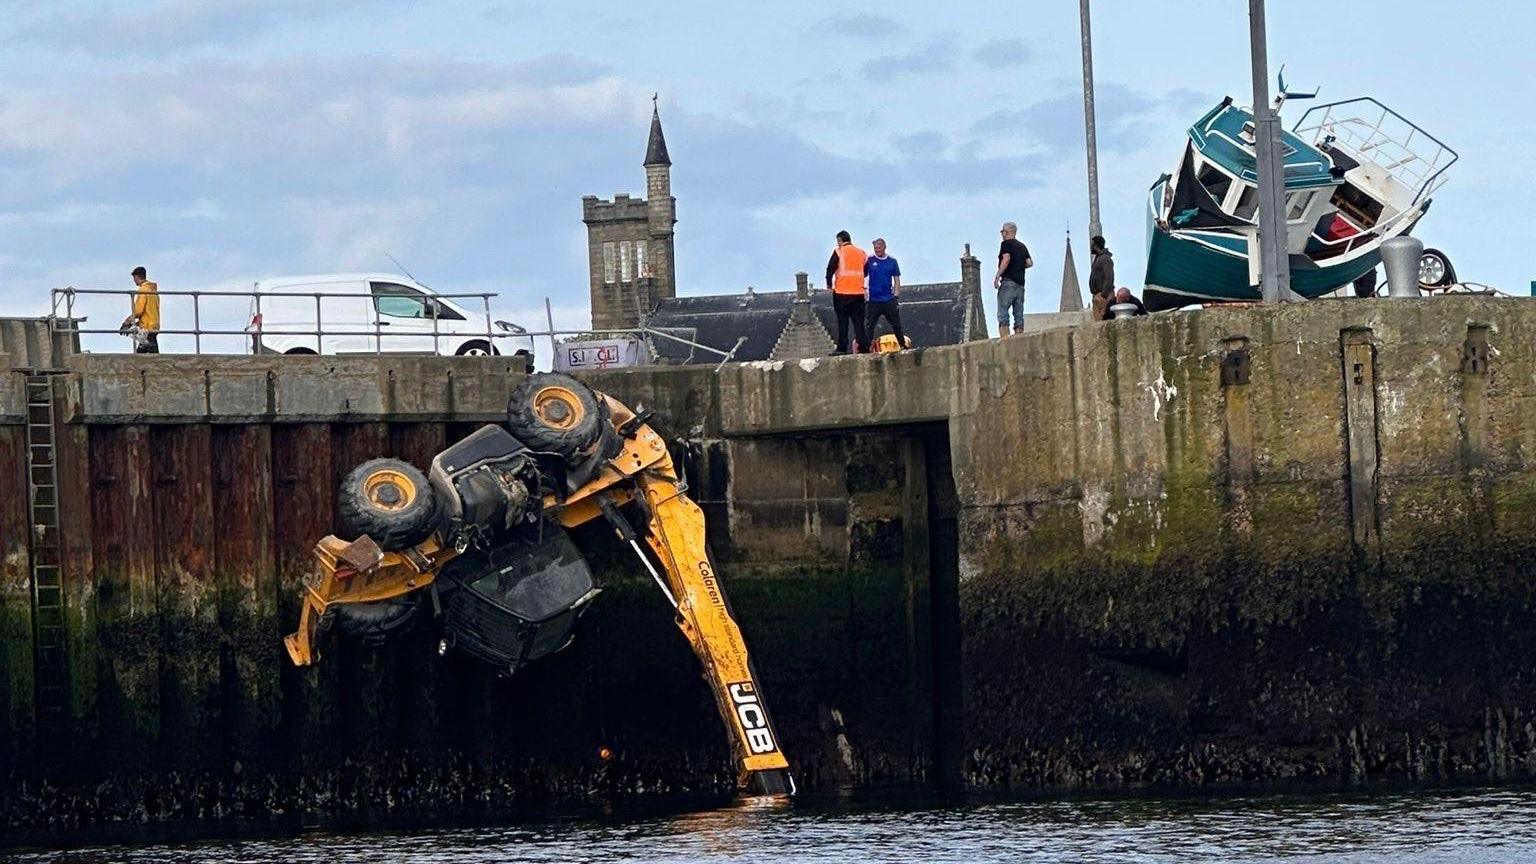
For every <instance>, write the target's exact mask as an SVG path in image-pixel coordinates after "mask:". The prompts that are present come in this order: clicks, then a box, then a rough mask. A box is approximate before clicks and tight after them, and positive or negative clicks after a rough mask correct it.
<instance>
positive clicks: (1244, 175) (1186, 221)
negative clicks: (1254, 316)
mask: <svg viewBox="0 0 1536 864" xmlns="http://www.w3.org/2000/svg"><path fill="white" fill-rule="evenodd" d="M1254 140H1255V139H1254V123H1253V114H1252V112H1250V111H1249V110H1248V109H1246V108H1241V107H1238V106H1236V105H1234V104H1233V103H1232V98H1231V97H1227V98H1226V99H1224V100H1222V102H1221V104H1219V105H1217V106H1216V107H1215V108H1213V109H1211V110H1210V111H1209V112H1207V113H1206V114H1205V116H1203V117H1201V118H1200V119H1199V120H1197V121H1196V122H1195V124H1194V125H1193V126H1191V127H1190V128H1189V137H1188V140H1187V142H1186V143H1185V146H1184V154H1183V157H1182V158H1181V159H1180V161H1179V166H1178V169H1177V170H1176V172H1175V173H1173V174H1164V175H1163V176H1162V177H1159V178H1158V180H1157V182H1156V183H1154V184H1153V186H1152V189H1151V191H1150V193H1149V196H1148V199H1147V209H1148V226H1147V276H1146V294H1145V297H1144V299H1145V302H1146V305H1147V308H1148V309H1152V310H1158V309H1170V308H1176V307H1179V306H1185V305H1188V304H1190V303H1202V302H1211V301H1229V300H1258V299H1260V295H1259V273H1258V262H1259V255H1258V209H1259V190H1258V185H1257V184H1258V173H1257V167H1256V166H1257V157H1256V155H1255V146H1254ZM1281 148H1282V152H1283V154H1284V165H1285V168H1284V171H1285V200H1284V201H1283V202H1282V204H1281V209H1282V211H1283V212H1284V213H1285V220H1286V226H1285V228H1286V230H1285V237H1286V250H1287V252H1288V254H1289V260H1290V270H1291V290H1292V291H1293V292H1295V293H1296V294H1299V295H1301V296H1303V297H1306V298H1308V299H1311V298H1314V297H1320V296H1322V295H1324V294H1327V293H1329V292H1331V291H1335V290H1337V289H1339V288H1341V287H1344V286H1346V285H1349V284H1350V283H1352V282H1354V281H1355V280H1356V279H1359V278H1361V277H1363V276H1365V275H1366V274H1368V273H1371V272H1372V271H1373V270H1375V268H1376V265H1377V264H1378V263H1380V261H1381V243H1382V241H1384V240H1387V239H1389V238H1391V237H1396V236H1399V235H1402V234H1407V233H1408V232H1409V231H1411V230H1412V229H1413V227H1414V226H1415V225H1416V224H1418V221H1419V219H1420V218H1421V217H1423V215H1424V213H1425V211H1427V210H1428V209H1429V204H1430V196H1431V195H1432V194H1433V193H1434V192H1435V190H1437V189H1438V188H1439V187H1440V185H1441V184H1442V183H1443V182H1444V179H1445V170H1446V169H1447V168H1449V167H1450V165H1451V163H1453V162H1455V161H1456V158H1457V157H1456V153H1455V151H1453V150H1451V149H1450V148H1449V147H1447V146H1446V145H1445V144H1443V143H1442V142H1440V141H1439V140H1438V139H1436V138H1434V137H1433V136H1432V135H1430V134H1429V133H1428V132H1425V131H1424V130H1423V129H1421V128H1419V127H1418V126H1416V125H1414V124H1413V123H1412V122H1410V121H1408V120H1407V119H1406V118H1404V117H1402V116H1401V115H1399V114H1397V113H1396V112H1394V111H1392V110H1391V109H1390V108H1387V107H1386V106H1385V105H1382V104H1381V103H1380V102H1377V101H1376V100H1375V99H1371V98H1369V97H1363V98H1359V99H1350V100H1346V101H1343V102H1334V103H1330V104H1326V105H1319V106H1316V107H1314V108H1312V109H1311V110H1309V111H1307V112H1306V114H1304V115H1302V117H1301V119H1300V121H1298V122H1297V124H1296V127H1295V128H1294V129H1293V130H1291V131H1287V132H1284V133H1283V135H1282V141H1281Z"/></svg>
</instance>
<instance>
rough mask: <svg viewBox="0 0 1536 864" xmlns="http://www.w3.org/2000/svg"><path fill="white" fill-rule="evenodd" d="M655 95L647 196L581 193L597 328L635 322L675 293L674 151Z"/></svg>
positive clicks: (648, 145)
mask: <svg viewBox="0 0 1536 864" xmlns="http://www.w3.org/2000/svg"><path fill="white" fill-rule="evenodd" d="M655 101H656V100H655V99H654V97H653V98H652V105H651V133H650V139H649V140H648V141H647V142H646V147H645V195H646V197H645V198H642V199H636V198H631V197H629V196H628V195H625V194H618V195H615V196H613V200H612V201H604V200H601V199H599V198H598V197H597V196H595V195H588V196H586V197H584V198H582V199H581V221H583V222H585V223H586V224H587V266H588V273H589V275H588V287H589V289H590V292H591V298H592V329H594V330H610V329H623V328H626V327H633V326H635V325H636V324H638V323H639V321H640V316H641V315H643V314H645V313H647V312H649V311H650V310H651V309H652V308H653V307H654V306H655V305H656V301H658V300H661V299H663V298H667V297H676V296H677V271H676V266H675V262H676V257H675V254H674V251H673V231H674V227H673V226H675V225H676V224H677V199H675V198H673V197H672V157H671V156H669V155H668V154H667V139H666V136H664V135H663V134H662V131H661V111H660V109H659V108H658V106H657V105H656V104H655Z"/></svg>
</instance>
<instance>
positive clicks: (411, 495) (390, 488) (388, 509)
mask: <svg viewBox="0 0 1536 864" xmlns="http://www.w3.org/2000/svg"><path fill="white" fill-rule="evenodd" d="M416 494H417V490H416V484H415V483H412V482H411V478H409V477H407V476H405V475H404V474H402V473H401V472H399V471H395V470H392V469H389V468H383V469H380V470H378V471H375V472H373V473H372V474H369V475H368V478H367V479H366V480H364V481H363V496H364V497H365V498H367V499H368V504H369V505H370V506H372V507H373V508H374V509H376V510H381V511H383V512H385V513H398V512H399V511H401V510H404V509H406V508H407V507H409V506H411V503H412V502H414V501H415V500H416Z"/></svg>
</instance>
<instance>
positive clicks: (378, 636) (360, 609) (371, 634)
mask: <svg viewBox="0 0 1536 864" xmlns="http://www.w3.org/2000/svg"><path fill="white" fill-rule="evenodd" d="M421 608H422V603H421V597H419V596H417V595H416V593H414V592H413V593H411V594H407V595H405V596H404V597H395V598H392V599H389V600H379V601H376V602H373V603H337V604H335V605H334V606H332V607H330V610H329V611H330V614H331V615H333V616H334V617H335V623H336V629H337V630H338V631H339V632H340V633H342V635H345V636H352V637H355V638H359V639H362V640H364V641H367V642H370V643H373V644H379V643H382V642H383V641H385V640H386V639H389V638H392V637H395V636H403V635H405V634H406V633H409V632H410V630H411V628H412V627H414V626H415V625H416V622H417V621H418V620H419V619H420V618H421Z"/></svg>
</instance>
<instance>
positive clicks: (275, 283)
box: [246, 273, 533, 356]
mask: <svg viewBox="0 0 1536 864" xmlns="http://www.w3.org/2000/svg"><path fill="white" fill-rule="evenodd" d="M246 329H247V330H249V331H250V332H251V345H252V348H253V349H254V351H255V353H257V354H375V353H380V352H383V353H386V354H457V355H478V356H489V355H493V354H515V353H518V352H520V351H526V352H527V353H528V354H529V355H530V356H531V355H532V353H533V338H532V337H530V336H528V335H527V331H526V330H524V329H523V328H522V327H519V326H517V325H516V324H511V323H509V322H506V321H499V320H496V318H495V315H494V313H492V314H489V315H488V314H487V313H486V310H485V306H484V305H483V302H482V301H481V300H480V298H461V299H455V298H449V297H442V296H440V295H438V293H437V292H435V291H433V290H432V289H431V288H428V287H426V286H425V285H422V284H421V283H419V282H417V281H415V280H414V279H411V278H409V277H406V276H400V275H398V274H394V273H337V274H332V275H326V276H287V277H282V278H278V279H263V280H261V281H259V282H257V283H256V284H255V286H254V296H252V298H251V323H250V324H249V325H248V326H247V327H246Z"/></svg>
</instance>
